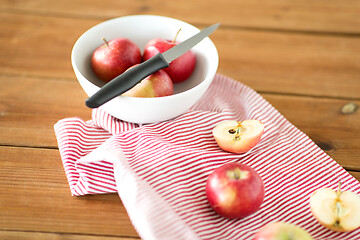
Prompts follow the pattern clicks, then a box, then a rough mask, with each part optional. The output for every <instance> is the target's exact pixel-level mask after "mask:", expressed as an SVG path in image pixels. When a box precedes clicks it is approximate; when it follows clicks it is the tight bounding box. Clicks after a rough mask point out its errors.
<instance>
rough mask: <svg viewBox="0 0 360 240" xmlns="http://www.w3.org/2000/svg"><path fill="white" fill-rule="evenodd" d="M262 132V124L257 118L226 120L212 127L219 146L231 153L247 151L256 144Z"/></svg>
mask: <svg viewBox="0 0 360 240" xmlns="http://www.w3.org/2000/svg"><path fill="white" fill-rule="evenodd" d="M263 133H264V124H263V123H261V122H260V121H258V120H245V121H242V122H239V121H235V120H228V121H224V122H221V123H220V124H218V125H217V126H216V127H215V128H214V129H213V136H214V138H215V141H216V142H217V144H218V145H219V147H220V148H222V149H223V150H225V151H228V152H232V153H244V152H247V151H249V150H250V149H252V148H253V147H255V146H256V144H258V142H259V141H260V139H261V136H262V135H263Z"/></svg>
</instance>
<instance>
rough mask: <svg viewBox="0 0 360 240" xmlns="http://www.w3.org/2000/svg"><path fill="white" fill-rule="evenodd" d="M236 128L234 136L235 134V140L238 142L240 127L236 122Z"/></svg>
mask: <svg viewBox="0 0 360 240" xmlns="http://www.w3.org/2000/svg"><path fill="white" fill-rule="evenodd" d="M236 127H237V129H236V134H235V140H239V138H240V128H241V127H242V126H241V122H238V125H237V126H236Z"/></svg>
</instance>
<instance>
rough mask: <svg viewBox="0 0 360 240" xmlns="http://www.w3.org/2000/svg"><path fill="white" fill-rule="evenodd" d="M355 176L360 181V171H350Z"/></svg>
mask: <svg viewBox="0 0 360 240" xmlns="http://www.w3.org/2000/svg"><path fill="white" fill-rule="evenodd" d="M348 172H349V173H350V174H351V175H352V176H353V177H354V178H356V179H357V180H358V181H360V172H355V171H348Z"/></svg>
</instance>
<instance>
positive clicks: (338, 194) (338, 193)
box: [336, 181, 341, 198]
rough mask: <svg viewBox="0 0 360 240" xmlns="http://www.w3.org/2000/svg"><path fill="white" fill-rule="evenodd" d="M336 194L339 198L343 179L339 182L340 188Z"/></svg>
mask: <svg viewBox="0 0 360 240" xmlns="http://www.w3.org/2000/svg"><path fill="white" fill-rule="evenodd" d="M336 195H337V197H338V198H339V197H340V195H341V181H340V182H339V184H338V189H337V192H336Z"/></svg>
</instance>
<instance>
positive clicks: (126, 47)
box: [91, 38, 142, 82]
mask: <svg viewBox="0 0 360 240" xmlns="http://www.w3.org/2000/svg"><path fill="white" fill-rule="evenodd" d="M141 60H142V57H141V52H140V49H139V48H138V46H136V44H135V43H133V42H132V41H131V40H129V39H127V38H115V39H112V40H111V41H109V42H108V43H107V44H106V43H104V44H103V45H101V46H100V47H98V48H97V49H96V50H95V51H94V52H93V54H92V56H91V67H92V69H93V71H94V73H95V75H96V76H97V77H98V78H99V79H101V80H103V81H105V82H109V81H110V80H112V79H114V78H115V77H117V76H119V75H120V74H122V73H123V72H125V71H126V70H127V69H128V68H129V67H131V66H133V65H135V64H139V63H141Z"/></svg>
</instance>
